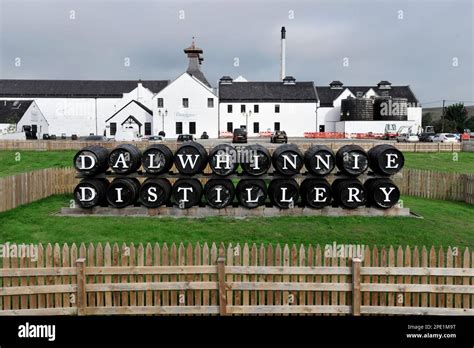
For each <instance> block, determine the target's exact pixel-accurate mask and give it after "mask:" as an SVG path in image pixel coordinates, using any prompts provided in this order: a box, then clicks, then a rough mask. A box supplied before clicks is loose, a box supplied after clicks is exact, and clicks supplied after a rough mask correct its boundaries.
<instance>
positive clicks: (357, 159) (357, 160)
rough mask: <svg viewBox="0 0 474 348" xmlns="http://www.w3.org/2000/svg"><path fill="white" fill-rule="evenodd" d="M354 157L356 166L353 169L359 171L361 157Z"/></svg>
mask: <svg viewBox="0 0 474 348" xmlns="http://www.w3.org/2000/svg"><path fill="white" fill-rule="evenodd" d="M352 156H354V166H353V167H352V169H359V155H352Z"/></svg>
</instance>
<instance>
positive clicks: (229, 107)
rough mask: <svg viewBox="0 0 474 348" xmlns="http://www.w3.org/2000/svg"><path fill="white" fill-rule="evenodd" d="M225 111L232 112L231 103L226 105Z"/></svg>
mask: <svg viewBox="0 0 474 348" xmlns="http://www.w3.org/2000/svg"><path fill="white" fill-rule="evenodd" d="M227 113H228V114H231V113H232V105H230V104H229V105H227Z"/></svg>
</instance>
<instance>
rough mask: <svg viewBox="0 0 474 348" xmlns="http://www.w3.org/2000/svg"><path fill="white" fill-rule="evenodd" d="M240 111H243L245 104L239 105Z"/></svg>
mask: <svg viewBox="0 0 474 348" xmlns="http://www.w3.org/2000/svg"><path fill="white" fill-rule="evenodd" d="M240 112H245V104H242V105H240Z"/></svg>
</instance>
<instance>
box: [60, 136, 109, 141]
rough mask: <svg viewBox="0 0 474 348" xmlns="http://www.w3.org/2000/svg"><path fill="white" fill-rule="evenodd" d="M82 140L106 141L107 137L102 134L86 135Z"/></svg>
mask: <svg viewBox="0 0 474 348" xmlns="http://www.w3.org/2000/svg"><path fill="white" fill-rule="evenodd" d="M51 137H53V136H51ZM54 137H56V136H54ZM84 140H85V141H108V140H109V139H107V137H104V136H103V135H88V136H87V137H84Z"/></svg>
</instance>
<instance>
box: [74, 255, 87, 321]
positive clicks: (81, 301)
mask: <svg viewBox="0 0 474 348" xmlns="http://www.w3.org/2000/svg"><path fill="white" fill-rule="evenodd" d="M85 261H86V259H84V258H81V259H77V260H76V272H77V281H76V284H77V294H76V306H77V315H84V310H85V307H86V263H85Z"/></svg>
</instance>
